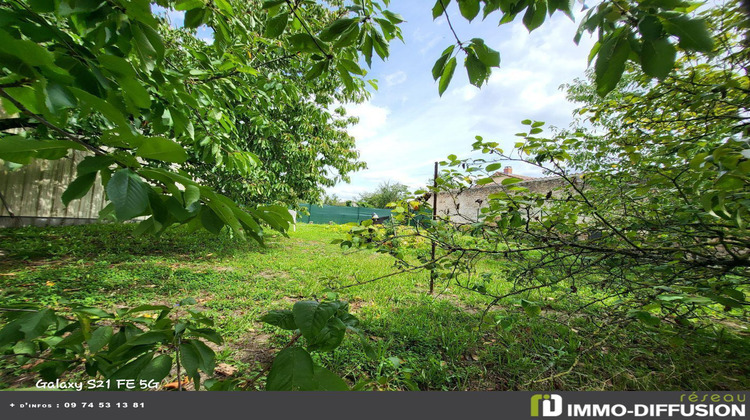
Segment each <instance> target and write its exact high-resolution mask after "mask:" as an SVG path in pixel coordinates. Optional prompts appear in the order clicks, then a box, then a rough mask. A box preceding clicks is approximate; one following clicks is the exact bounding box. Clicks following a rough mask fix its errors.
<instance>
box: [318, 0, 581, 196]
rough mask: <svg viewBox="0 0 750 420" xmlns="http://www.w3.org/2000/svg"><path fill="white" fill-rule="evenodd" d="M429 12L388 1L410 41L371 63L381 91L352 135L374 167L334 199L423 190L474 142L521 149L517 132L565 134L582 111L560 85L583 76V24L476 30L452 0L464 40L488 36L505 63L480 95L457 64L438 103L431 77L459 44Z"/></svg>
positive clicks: (361, 109) (357, 109)
mask: <svg viewBox="0 0 750 420" xmlns="http://www.w3.org/2000/svg"><path fill="white" fill-rule="evenodd" d="M576 5H577V7H578V8H579V10H580V5H579V4H578V3H576ZM431 6H432V2H425V1H419V2H417V1H404V0H401V1H398V0H395V1H393V2H392V3H391V7H390V9H391V10H392V11H394V12H397V13H400V14H401V15H402V16H403V17H404V18H405V19H406V22H405V23H403V24H402V25H401V28H402V31H403V35H404V40H405V43H401V42H400V41H395V42H394V43H392V44H391V56H390V57H389V59H388V61H386V62H381V61H378V60H377V58H374V59H373V67H372V69H371V71H370V73H369V74H368V75H367V76H368V77H369V78H373V79H378V81H379V85H380V87H379V90H378V91H376V92H374V93H373V95H372V97H371V99H370V100H369V101H368V102H365V103H362V104H349V105H347V106H346V107H347V109H348V110H349V113H350V114H352V115H355V116H357V117H359V118H360V122H359V124H358V125H356V126H354V127H351V128H350V129H349V132H350V134H352V135H353V136H354V137H355V138H356V139H357V149H358V150H359V151H360V153H361V159H362V160H364V161H365V162H367V164H368V169H365V170H362V171H360V172H357V173H355V174H353V175H352V181H351V183H349V184H346V183H340V184H338V185H336V186H335V187H332V188H329V189H328V190H327V192H328V193H329V194H336V195H337V196H338V197H339V198H342V199H351V198H356V197H357V196H358V195H359V194H361V193H363V192H365V191H369V190H372V189H374V188H375V187H376V186H377V185H378V184H379V183H380V182H382V181H387V180H390V181H396V182H401V183H404V184H406V185H409V186H410V187H412V188H413V189H416V188H419V187H421V186H424V185H425V184H426V183H427V181H428V180H429V179H430V178H431V177H432V170H433V162H435V161H438V160H443V159H445V157H446V156H447V155H449V154H451V153H453V154H456V155H458V156H459V157H461V156H464V157H465V156H468V155H469V152H470V150H471V144H472V143H473V142H474V136H476V135H481V136H483V137H484V138H485V139H486V140H493V141H498V142H500V143H501V145H502V146H501V147H502V148H503V149H504V150H506V151H509V150H510V149H511V148H512V145H513V144H514V143H515V142H516V141H517V137H515V136H514V134H515V133H517V132H520V131H523V129H524V128H525V127H524V126H523V125H521V123H520V122H521V120H524V119H526V118H530V119H533V120H539V121H545V122H547V124H551V125H554V126H558V127H566V126H568V124H569V123H570V121H571V111H572V110H573V108H574V107H575V106H574V105H573V104H570V103H568V102H567V101H566V100H565V95H564V93H563V92H562V91H561V90H560V89H559V86H560V85H561V84H563V83H567V82H570V81H572V80H573V79H574V78H576V77H581V76H583V73H584V71H585V70H586V66H587V56H588V53H589V50H590V48H591V46H592V44H593V41H592V40H590V39H589V38H588V37H587V36H584V39H583V40H582V41H581V44H580V45H579V46H576V45H575V44H574V43H573V36H574V34H575V31H576V29H577V26H578V24H577V23H574V22H572V21H571V20H570V19H569V18H568V17H567V16H565V15H563V14H561V13H556V14H555V16H554V17H552V18H551V19H550V20H548V21H547V22H545V23H544V24H543V25H542V26H541V27H540V28H538V29H537V30H535V31H534V32H532V33H529V32H528V31H527V30H526V28H525V27H524V26H523V24H521V23H520V17H519V18H518V22H517V23H511V24H506V25H502V26H497V21H498V19H499V15H497V16H492V15H491V16H490V17H489V18H488V20H487V21H484V22H481V21H480V18H479V17H478V18H477V19H475V21H474V22H473V23H469V22H467V21H466V20H465V19H463V18H462V17H461V16H460V14H459V12H458V9H457V7H456V5H455V2H453V3H452V4H451V6H449V7H448V12H449V13H450V16H451V22H452V23H453V26H454V28H455V29H456V32H457V34H458V36H459V38H461V39H462V40H469V39H471V38H474V37H480V38H483V39H484V40H485V41H486V42H487V44H488V45H489V46H490V47H492V48H494V49H495V50H498V51H499V52H500V55H501V60H502V61H501V65H500V68H499V69H494V72H493V74H492V77H491V78H490V81H489V83H488V84H487V85H485V86H483V87H482V89H481V90H480V89H477V88H476V87H474V86H471V85H469V82H468V78H467V76H466V72H465V70H464V69H463V67H462V66H461V65H460V64H459V66H458V67H457V69H456V74H455V75H454V78H453V82H452V83H451V86H450V87H449V88H448V90H447V91H446V92H445V93H444V94H443V96H442V97H439V96H438V92H437V84H436V82H434V81H433V79H432V75H431V69H432V66H433V64H434V62H435V60H436V59H437V58H438V56H439V55H440V53H441V52H442V50H443V49H445V48H446V47H447V46H448V45H450V44H451V43H452V42H453V41H454V38H453V34H452V33H451V32H450V29H449V28H448V25H447V24H446V22H445V19H444V17H441V18H438V19H437V20H435V21H433V20H432V14H431ZM480 16H481V14H480ZM459 60H460V61H459V63H460V62H461V61H462V60H463V56H459ZM513 170H514V173H518V174H522V175H529V176H541V173H540V172H539V171H538V170H536V169H535V168H533V167H531V166H529V167H523V166H521V165H518V164H514V165H513Z"/></svg>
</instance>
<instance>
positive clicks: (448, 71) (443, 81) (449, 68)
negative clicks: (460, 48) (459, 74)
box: [438, 57, 456, 96]
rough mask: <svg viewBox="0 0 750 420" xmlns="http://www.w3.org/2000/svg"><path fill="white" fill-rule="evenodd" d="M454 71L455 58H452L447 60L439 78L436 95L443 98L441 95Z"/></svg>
mask: <svg viewBox="0 0 750 420" xmlns="http://www.w3.org/2000/svg"><path fill="white" fill-rule="evenodd" d="M455 71H456V57H452V58H451V59H450V60H448V63H447V64H446V65H445V68H444V69H443V74H442V75H441V76H440V82H439V83H438V93H439V94H440V96H443V93H444V92H445V90H446V89H448V85H450V83H451V79H452V78H453V73H454V72H455Z"/></svg>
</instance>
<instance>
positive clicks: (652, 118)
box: [346, 2, 750, 338]
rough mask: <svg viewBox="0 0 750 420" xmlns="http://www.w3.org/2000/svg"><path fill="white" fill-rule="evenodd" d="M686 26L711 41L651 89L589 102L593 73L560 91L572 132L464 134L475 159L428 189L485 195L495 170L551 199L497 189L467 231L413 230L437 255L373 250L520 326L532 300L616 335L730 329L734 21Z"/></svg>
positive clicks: (737, 100) (716, 11) (737, 250)
mask: <svg viewBox="0 0 750 420" xmlns="http://www.w3.org/2000/svg"><path fill="white" fill-rule="evenodd" d="M700 19H701V20H700V21H701V22H704V24H705V25H706V26H705V27H706V30H707V31H708V34H709V35H708V36H709V37H710V39H714V40H715V41H714V42H712V44H711V45H712V49H711V50H710V51H707V53H705V54H695V53H693V52H692V51H690V50H682V49H681V47H680V45H678V46H677V49H678V50H680V51H679V53H678V54H677V55H676V56H675V60H674V66H675V70H674V71H672V72H670V73H669V74H668V75H666V76H665V77H664V78H663V80H660V81H658V82H655V81H654V80H653V78H652V77H651V75H650V74H649V72H648V71H647V69H645V68H638V67H637V66H634V65H628V66H626V67H625V73H624V76H623V78H622V80H620V82H619V83H618V84H617V85H615V86H614V90H612V91H611V92H610V93H609V94H608V95H607V96H605V97H603V98H602V97H601V96H600V93H601V85H600V84H599V80H600V79H599V75H598V74H597V71H596V69H594V70H593V71H592V72H591V73H590V74H589V78H587V79H585V80H578V81H576V82H574V83H573V84H572V85H570V86H568V95H569V98H570V99H571V100H573V101H576V102H578V103H580V104H581V108H580V109H579V110H578V114H579V120H578V121H577V122H576V124H574V127H573V128H572V129H570V130H552V131H551V132H548V133H547V134H544V128H543V126H544V123H543V122H540V121H531V120H526V121H523V124H525V125H526V126H527V129H526V131H525V132H523V133H519V134H518V136H519V140H518V142H517V143H516V144H515V148H514V150H512V151H510V152H506V151H504V150H502V149H501V148H500V147H499V143H498V142H494V141H486V140H484V139H482V138H481V137H478V138H477V141H476V142H475V143H474V150H475V151H478V152H481V153H483V154H484V157H483V158H481V159H458V158H456V156H455V155H451V157H450V158H449V159H448V160H447V161H445V162H443V163H442V165H443V167H444V170H443V171H442V173H441V176H440V177H439V178H438V180H437V181H438V182H437V183H438V188H437V189H436V192H438V193H442V194H446V195H455V194H457V193H459V192H460V191H462V190H463V189H465V188H468V187H477V186H481V185H483V184H486V183H487V181H491V178H490V177H491V175H492V174H493V173H494V172H495V171H496V170H497V169H499V168H500V167H501V166H502V163H501V162H500V161H508V160H510V161H522V162H525V163H527V164H530V165H534V166H537V167H539V168H541V169H542V170H544V171H545V172H546V173H547V174H548V175H551V176H554V177H556V182H557V185H556V186H555V187H554V188H549V189H547V190H545V189H543V188H542V189H541V190H540V189H538V188H533V187H532V186H531V185H530V184H528V183H520V184H519V182H520V180H518V179H513V178H509V179H506V180H503V182H502V189H500V190H498V191H493V192H492V193H491V194H489V195H488V197H487V198H488V200H487V203H486V204H487V205H486V206H485V207H484V208H482V209H481V213H480V215H479V217H478V220H476V222H475V223H463V224H462V223H456V220H454V221H450V220H438V221H435V222H432V223H422V226H420V225H419V223H418V224H417V227H418V229H415V230H414V231H412V234H413V235H415V236H422V237H425V238H427V239H429V240H430V241H432V242H433V243H434V244H436V246H437V247H438V250H439V251H438V252H437V254H435V255H432V256H429V257H428V256H427V255H421V256H420V257H419V259H418V261H411V260H409V257H408V255H407V254H405V253H404V252H403V251H402V250H401V249H400V248H399V247H398V246H394V244H396V245H397V244H398V240H403V239H401V238H403V236H404V233H403V232H401V233H399V235H401V236H397V237H385V238H382V241H381V242H380V243H379V245H380V246H381V248H380V249H381V250H382V251H385V252H389V253H391V254H393V255H394V256H396V257H397V258H398V259H399V261H400V262H401V264H403V267H404V268H409V269H414V268H419V267H423V268H428V269H430V270H431V271H432V273H433V280H438V281H446V282H451V283H452V284H454V285H457V286H459V287H464V288H467V289H470V290H475V291H477V292H479V293H481V294H484V295H487V296H489V297H490V298H491V303H490V306H492V305H494V304H496V303H498V302H501V301H502V302H508V300H510V301H511V302H512V301H513V299H516V302H518V303H519V304H520V305H521V306H522V307H523V308H524V309H525V310H526V312H527V313H528V314H529V315H532V316H536V315H538V314H539V313H540V311H541V309H540V308H541V307H542V306H544V305H545V303H544V302H538V301H536V300H534V297H535V296H536V295H535V292H536V291H538V290H540V289H544V290H546V291H548V292H549V293H548V294H547V296H553V297H554V298H555V299H565V300H566V302H577V303H579V304H580V305H579V306H578V311H584V310H586V309H587V308H589V309H590V310H589V311H587V312H586V313H587V314H588V315H590V316H593V317H595V318H599V319H602V318H603V319H607V322H613V323H617V324H619V323H623V322H627V321H628V320H630V319H635V320H639V321H641V322H643V323H645V324H646V325H647V326H652V327H656V326H659V325H662V321H663V322H664V323H665V324H668V325H672V326H678V327H682V326H687V325H693V323H694V322H696V321H698V322H700V323H702V322H705V321H711V320H714V319H716V318H717V317H728V318H737V319H744V318H745V315H746V314H745V311H746V309H745V308H746V307H747V305H748V303H747V300H746V294H747V290H748V286H749V285H750V235H748V230H747V220H748V214H750V143H749V142H748V124H749V123H750V120H749V118H750V113H748V104H749V103H750V98H749V97H748V93H750V79H749V78H748V74H747V71H746V69H747V68H748V66H750V55H749V54H748V50H747V49H744V48H742V42H743V39H744V34H745V30H746V29H745V22H746V17H745V16H744V14H743V13H742V12H741V10H740V8H739V5H738V3H737V2H729V3H727V4H725V5H719V6H716V7H712V8H706V9H705V10H703V11H701V12H700ZM478 174H483V176H479V177H477V175H478ZM406 209H408V204H407V203H406V202H405V203H404V204H402V205H400V206H399V207H397V208H396V209H395V210H394V213H395V214H396V215H397V216H396V218H397V219H401V220H404V221H406V219H409V218H410V217H411V216H412V215H411V214H410V212H408V211H406ZM420 227H422V228H420ZM386 233H387V232H386ZM356 235H357V234H356V233H353V236H356ZM346 243H347V244H352V243H359V244H367V246H377V245H373V244H375V243H376V242H375V241H370V242H366V241H361V240H360V241H352V240H350V241H347V242H346ZM482 258H499V259H501V260H502V261H504V262H505V264H506V268H507V269H506V271H505V272H503V273H486V275H481V273H478V272H477V265H476V263H477V261H480V260H481V259H482ZM495 276H499V277H501V278H502V279H507V280H508V281H510V282H512V284H513V286H512V288H511V289H510V290H509V289H508V286H507V283H506V282H505V281H493V279H494V278H495ZM583 291H585V292H583ZM550 294H551V295H550ZM519 299H520V300H519ZM592 308H599V309H600V310H598V312H597V309H592ZM601 308H604V309H601ZM573 312H576V310H574V311H573ZM575 316H580V313H576V315H575ZM675 335H676V337H677V338H679V336H680V333H678V332H675Z"/></svg>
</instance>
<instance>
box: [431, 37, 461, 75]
mask: <svg viewBox="0 0 750 420" xmlns="http://www.w3.org/2000/svg"><path fill="white" fill-rule="evenodd" d="M455 48H456V46H455V45H451V46H450V47H448V48H446V49H445V51H443V54H442V55H441V56H440V58H438V59H437V61H435V65H434V66H432V78H433V79H434V80H437V79H438V78H439V77H440V76H441V75H442V74H443V69H445V63H446V62H447V61H448V59H449V58H450V56H451V55H452V54H453V50H454V49H455Z"/></svg>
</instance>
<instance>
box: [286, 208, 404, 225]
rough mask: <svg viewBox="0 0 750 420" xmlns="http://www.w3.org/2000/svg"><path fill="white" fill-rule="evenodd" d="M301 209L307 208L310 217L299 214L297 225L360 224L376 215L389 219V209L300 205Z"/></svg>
mask: <svg viewBox="0 0 750 420" xmlns="http://www.w3.org/2000/svg"><path fill="white" fill-rule="evenodd" d="M300 207H306V208H307V210H308V211H309V212H310V215H309V216H307V215H304V214H302V213H297V223H315V224H327V223H336V224H344V223H352V222H354V223H359V222H361V221H363V220H368V219H371V218H372V214H373V213H375V214H377V215H378V217H389V216H390V215H391V211H390V210H389V209H373V208H369V207H340V206H326V205H323V206H314V205H313V206H311V205H309V204H300Z"/></svg>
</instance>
